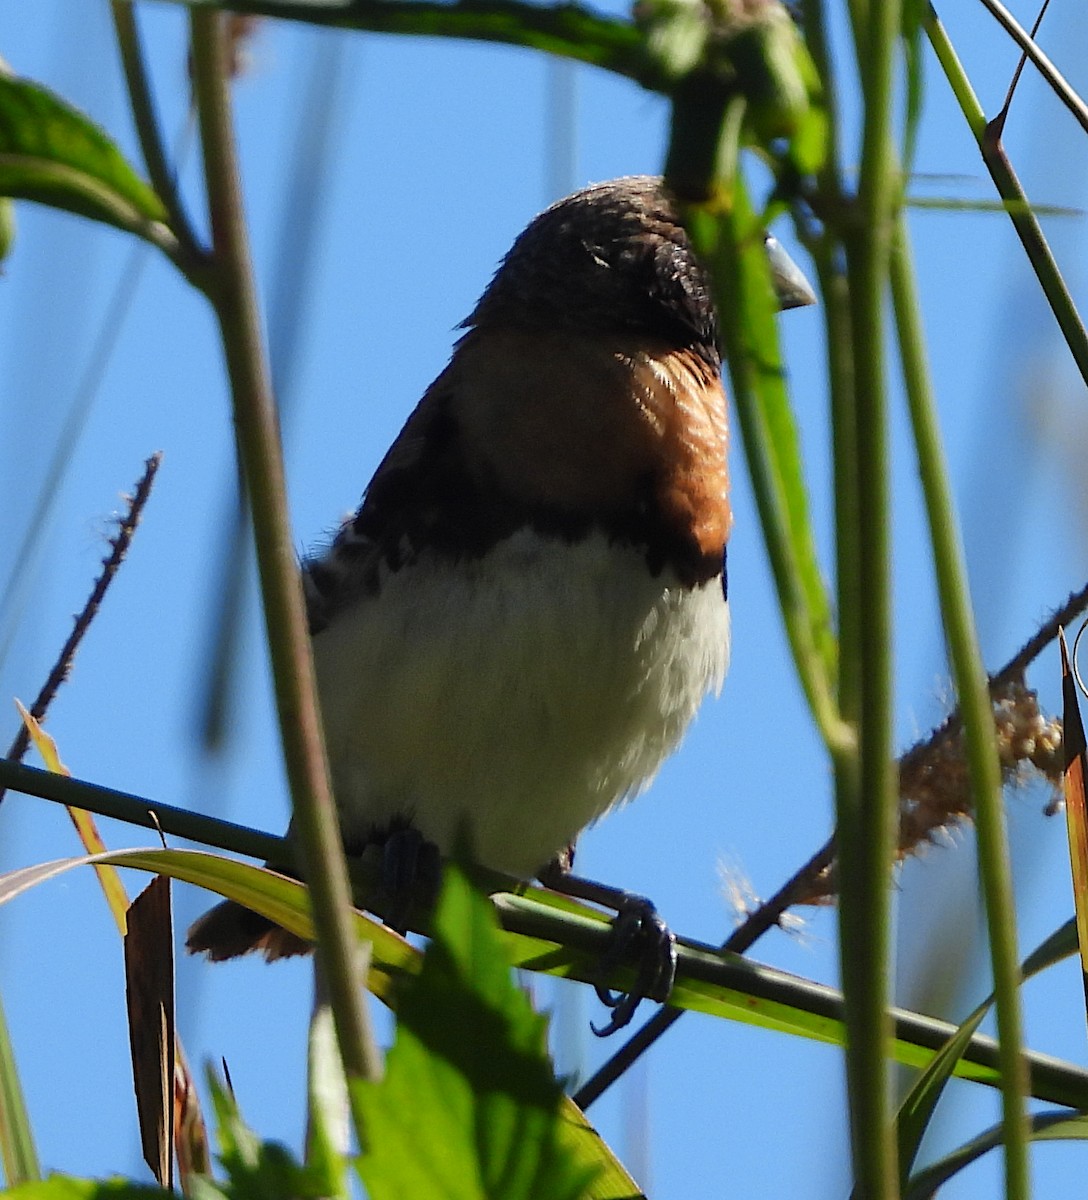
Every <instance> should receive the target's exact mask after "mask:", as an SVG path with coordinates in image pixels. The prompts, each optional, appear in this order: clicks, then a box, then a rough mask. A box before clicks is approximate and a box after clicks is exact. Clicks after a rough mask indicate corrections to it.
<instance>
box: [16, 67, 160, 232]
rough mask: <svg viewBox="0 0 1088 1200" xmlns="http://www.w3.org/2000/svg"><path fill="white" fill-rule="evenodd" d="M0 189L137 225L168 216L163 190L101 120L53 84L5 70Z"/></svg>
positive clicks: (135, 229)
mask: <svg viewBox="0 0 1088 1200" xmlns="http://www.w3.org/2000/svg"><path fill="white" fill-rule="evenodd" d="M0 195H4V196H13V197H15V198H17V199H23V200H36V201H38V202H39V203H41V204H48V205H50V206H51V207H53V208H62V209H65V210H66V211H68V212H74V213H79V214H80V215H81V216H84V217H90V218H91V219H92V220H96V221H104V222H105V223H106V224H109V225H115V226H116V227H117V228H119V229H124V230H127V231H129V232H134V233H140V232H143V231H144V230H145V229H146V227H147V225H148V224H149V223H152V222H163V221H165V220H166V212H165V209H164V208H163V206H162V202H161V201H160V200H159V197H158V196H157V195H156V194H155V192H154V191H153V190H152V189H151V188H150V187H149V186H148V184H146V183H145V182H144V181H143V180H142V179H141V178H140V177H139V176H138V175H137V174H136V172H135V171H134V170H133V169H132V167H130V166H129V164H128V163H127V162H126V161H125V158H124V156H123V155H122V154H121V152H120V150H118V149H117V147H116V146H115V145H114V144H113V142H111V141H110V139H109V138H108V137H107V136H106V135H105V134H104V133H103V132H102V130H101V129H99V128H98V126H97V125H95V124H94V122H92V121H91V120H89V119H88V118H87V117H85V116H84V115H83V114H82V113H81V112H79V111H78V110H77V109H75V108H73V107H72V106H71V105H70V104H68V103H66V102H65V101H64V100H62V99H61V98H60V97H59V96H56V95H54V94H53V93H52V92H51V91H49V89H48V88H44V87H41V86H40V85H39V84H35V83H31V82H29V81H28V80H25V79H14V78H11V77H8V76H4V75H2V74H0Z"/></svg>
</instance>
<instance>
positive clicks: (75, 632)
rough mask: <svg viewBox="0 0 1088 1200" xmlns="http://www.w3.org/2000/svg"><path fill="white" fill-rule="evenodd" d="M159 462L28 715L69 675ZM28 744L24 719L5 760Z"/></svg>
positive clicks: (18, 757)
mask: <svg viewBox="0 0 1088 1200" xmlns="http://www.w3.org/2000/svg"><path fill="white" fill-rule="evenodd" d="M161 462H162V454H161V453H157V454H153V455H152V456H151V457H150V458H149V459H148V460H147V463H146V466H145V469H144V473H143V475H141V476H140V480H139V482H138V483H137V484H136V490H135V492H133V494H132V496H131V498H130V499H129V503H128V511H127V512H126V513H125V515H124V516H123V517H122V518H121V520H120V521H119V522H118V526H117V536H116V537H114V538H111V539H110V546H111V550H110V554H109V556H108V557H107V558H106V559H104V560H103V563H102V572H101V574H100V575H99V576H98V578H97V579H96V580H95V583H94V587H93V588H92V589H91V594H90V595H89V596H88V597H87V603H86V604H84V606H83V608H82V610H81V611H80V613H79V616H77V617H76V619H75V622H74V624H73V626H72V632H71V633H70V634H69V635H68V637H67V639H66V640H65V642H64V645H63V646H62V647H61V649H60V653H59V654H58V655H57V659H56V662H54V664H53V669H52V670H51V671H50V672H49V675H48V677H47V678H46V681H45V683H44V684H42V688H41V691H40V692H38V695H37V698H36V699H35V701H34V703H33V704H32V705H31V706H30V715H31V716H32V717H33V718H34V720H35V721H42V720H44V719H45V714H46V712H47V711H48V710H49V706H50V704H52V703H53V697H54V696H55V695H56V694H57V691H58V690H59V689H60V686H61V684H63V683H64V681H65V680H66V679H67V678H68V675H69V672H70V671H71V669H72V663H73V661H74V660H75V656H76V651H77V650H78V649H79V644H80V642H82V641H83V638H84V636H85V635H86V633H87V630H88V629H90V627H91V622H92V621H93V620H94V619H95V617H96V616H97V615H98V609H99V606H100V605H101V604H102V600H103V597H104V596H105V595H106V592H107V591H108V590H109V586H110V584H111V583H112V582H113V580H114V577H115V576H116V575H117V571H118V568H119V567H120V566H121V564H122V563H123V562H124V561H125V555H126V554H127V553H128V548H129V546H130V545H131V544H132V537H133V534H135V532H136V527H137V525H139V523H140V516H141V515H142V513H143V510H144V505H145V504H146V503H147V499H148V497H149V496H150V495H151V485H152V484H153V483H154V482H155V474H156V472H157V471H158V469H159V463H161ZM29 745H30V732H29V730H28V729H27V726H26V723H25V722H24V723H23V724H22V725H21V726H20V728H19V732H18V733H17V734H16V735H15V740H14V741H13V742H12V743H11V745H10V746H9V747H8V753H7V758H8V760H9V761H10V762H21V761H22V757H23V755H24V754H25V753H26V751H27V747H28V746H29ZM6 792H7V789H6V788H5V787H4V785H3V784H2V783H0V802H2V801H3V799H4V795H5V794H6Z"/></svg>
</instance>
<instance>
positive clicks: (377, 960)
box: [0, 850, 420, 1001]
mask: <svg viewBox="0 0 1088 1200" xmlns="http://www.w3.org/2000/svg"><path fill="white" fill-rule="evenodd" d="M99 863H109V864H111V865H113V866H117V867H132V868H135V869H137V870H140V871H150V872H152V873H153V874H162V875H169V876H170V878H171V879H180V880H182V881H183V882H185V883H192V884H196V885H197V886H198V887H203V888H208V889H209V890H211V891H213V892H216V893H218V894H219V895H220V896H224V897H226V898H227V899H229V900H237V901H238V903H239V904H244V905H246V907H247V908H251V909H253V911H254V912H259V913H261V914H262V915H263V916H266V917H268V918H269V919H270V920H272V921H275V922H276V923H277V924H279V925H282V926H283V927H284V928H285V929H289V930H290V931H291V932H292V933H297V934H299V935H300V936H301V937H307V938H310V937H313V934H314V928H313V922H312V921H311V919H310V904H309V899H308V897H307V892H306V888H305V886H304V885H303V884H301V883H299V882H298V880H297V879H288V878H286V877H285V876H283V875H279V874H277V873H276V872H275V871H270V870H269V869H268V868H267V867H257V866H254V865H252V864H251V863H243V862H238V861H236V860H235V859H232V858H224V857H223V856H222V855H219V854H209V853H207V852H206V851H202V850H114V851H111V852H109V853H107V854H94V855H87V856H85V857H81V858H66V859H59V860H57V861H56V862H51V863H41V864H39V865H37V866H32V867H23V868H21V869H19V870H16V871H9V872H8V873H7V874H6V875H0V904H4V903H6V902H7V901H9V900H12V899H14V898H15V897H16V896H18V895H21V894H22V893H23V892H25V891H26V890H27V889H28V888H31V887H34V886H36V885H37V884H40V883H44V882H45V881H46V880H49V879H54V878H56V877H57V876H58V875H62V874H64V872H66V871H70V870H72V868H74V867H81V866H94V865H96V864H99ZM354 919H355V925H356V931H357V933H358V936H359V937H360V939H361V940H365V941H369V942H371V943H372V957H371V971H370V974H369V976H368V979H367V986H368V987H369V989H370V990H371V991H372V992H373V993H374V994H375V995H376V996H378V998H379V999H382V1000H386V1001H388V1000H389V999H390V997H391V993H392V989H393V985H394V983H395V982H396V981H397V980H398V979H399V978H401V977H402V976H403V975H406V974H413V973H414V972H415V971H416V970H417V969H418V962H419V958H420V955H419V951H418V950H416V949H414V948H413V947H412V946H410V945H409V944H408V943H407V942H406V941H405V940H404V939H403V938H402V937H399V936H398V935H397V934H395V933H393V931H392V930H390V929H387V928H386V927H385V926H384V925H381V924H379V923H378V922H377V921H373V920H371V919H370V918H369V917H366V916H364V915H363V914H362V913H355V915H354Z"/></svg>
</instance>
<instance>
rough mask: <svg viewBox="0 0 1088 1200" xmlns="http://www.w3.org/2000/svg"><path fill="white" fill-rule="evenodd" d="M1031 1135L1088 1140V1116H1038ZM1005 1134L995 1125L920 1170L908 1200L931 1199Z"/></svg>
mask: <svg viewBox="0 0 1088 1200" xmlns="http://www.w3.org/2000/svg"><path fill="white" fill-rule="evenodd" d="M1028 1122H1029V1131H1028V1136H1029V1137H1030V1138H1031V1140H1032V1141H1033V1142H1059V1141H1078V1142H1080V1141H1088V1116H1085V1115H1084V1114H1082V1113H1068V1112H1055V1113H1036V1114H1034V1115H1032V1116H1030V1117H1029V1118H1028ZM1004 1141H1005V1133H1004V1128H1003V1126H1001V1125H995V1126H994V1127H993V1128H992V1129H988V1130H986V1132H985V1133H983V1134H980V1135H979V1136H978V1137H977V1138H974V1139H973V1140H972V1141H970V1142H967V1143H966V1144H965V1145H963V1146H960V1147H959V1148H958V1149H957V1150H954V1151H953V1152H952V1153H951V1154H949V1155H946V1156H945V1157H944V1158H942V1159H941V1160H940V1161H939V1162H936V1163H933V1164H932V1165H930V1166H928V1167H926V1168H925V1169H924V1170H922V1171H919V1172H918V1174H917V1175H915V1176H914V1178H913V1179H912V1180H911V1181H910V1183H909V1185H908V1186H907V1189H906V1191H905V1192H904V1193H903V1196H904V1200H930V1197H932V1196H935V1195H936V1194H937V1189H938V1188H940V1186H941V1185H942V1184H944V1183H947V1182H948V1181H949V1180H950V1179H951V1178H952V1176H953V1175H955V1174H957V1173H958V1172H959V1171H962V1170H963V1168H964V1167H966V1166H969V1165H970V1164H971V1163H973V1162H974V1161H975V1160H976V1159H979V1158H981V1157H982V1156H983V1155H984V1154H985V1153H986V1152H987V1151H989V1150H994V1149H996V1148H997V1147H998V1146H1001V1145H1003V1144H1004Z"/></svg>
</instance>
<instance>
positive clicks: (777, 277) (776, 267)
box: [763, 233, 816, 310]
mask: <svg viewBox="0 0 1088 1200" xmlns="http://www.w3.org/2000/svg"><path fill="white" fill-rule="evenodd" d="M763 246H764V248H765V249H766V251H767V259H768V261H769V262H770V264H771V282H772V283H773V284H774V291H775V295H776V296H777V297H778V307H779V309H781V310H785V309H787V308H803V307H804V306H805V305H806V304H815V303H816V293H815V292H814V291H813V290H812V284H811V283H809V281H808V280H807V279H806V278H805V274H804V272H803V271H802V270H801V268H800V267H799V266H798V265H797V264H796V263H795V262H794V261H793V259H792V258H790V256H789V255H788V254H787V253H786V252H785V250H783V249H782V247H781V245H780V244H779V242H778V239H777V238H775V237H774V236H773V235H772V234H770V233H765V234H764V235H763Z"/></svg>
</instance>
